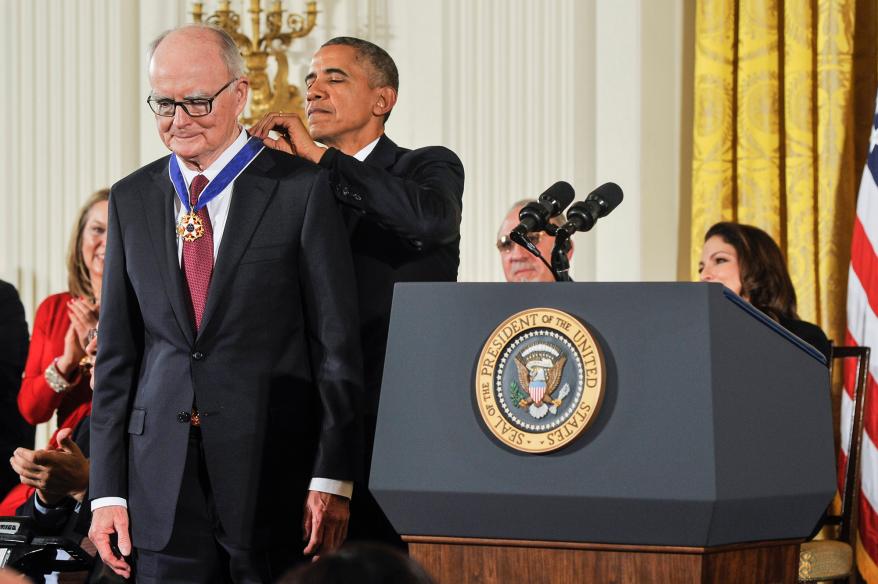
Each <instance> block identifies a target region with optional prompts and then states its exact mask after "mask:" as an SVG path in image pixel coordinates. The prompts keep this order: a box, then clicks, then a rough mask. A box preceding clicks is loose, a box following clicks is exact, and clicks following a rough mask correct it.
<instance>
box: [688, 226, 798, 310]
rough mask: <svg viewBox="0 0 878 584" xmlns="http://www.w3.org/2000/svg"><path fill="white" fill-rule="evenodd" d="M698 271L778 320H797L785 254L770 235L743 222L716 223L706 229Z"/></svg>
mask: <svg viewBox="0 0 878 584" xmlns="http://www.w3.org/2000/svg"><path fill="white" fill-rule="evenodd" d="M698 273H699V274H700V276H701V280H702V281H703V282H720V283H722V284H724V285H725V286H726V287H727V288H729V289H730V290H732V292H734V293H735V294H738V295H739V296H741V297H742V298H744V299H745V300H747V301H748V302H750V304H752V305H753V306H755V307H756V308H758V309H759V310H761V311H762V312H764V313H766V314H768V315H769V316H771V317H772V318H774V319H775V320H777V319H780V318H789V319H798V315H797V314H796V290H795V288H793V282H792V280H791V279H790V274H789V272H788V271H787V265H786V262H785V261H784V257H783V253H781V251H780V248H779V247H778V246H777V244H776V243H775V242H774V240H773V239H772V238H771V236H770V235H768V234H767V233H765V232H764V231H762V230H761V229H759V228H757V227H753V226H751V225H742V224H740V223H732V222H722V223H717V224H716V225H714V226H713V227H711V228H710V229H708V230H707V233H706V234H705V236H704V247H703V248H702V252H701V261H700V262H699V263H698Z"/></svg>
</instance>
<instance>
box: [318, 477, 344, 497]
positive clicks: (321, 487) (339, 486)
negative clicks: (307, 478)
mask: <svg viewBox="0 0 878 584" xmlns="http://www.w3.org/2000/svg"><path fill="white" fill-rule="evenodd" d="M308 490H309V491H320V492H321V493H329V494H330V495H338V496H339V497H344V498H345V499H350V498H351V495H353V494H354V482H353V481H337V480H335V479H321V478H318V477H314V478H313V479H311V484H310V485H308Z"/></svg>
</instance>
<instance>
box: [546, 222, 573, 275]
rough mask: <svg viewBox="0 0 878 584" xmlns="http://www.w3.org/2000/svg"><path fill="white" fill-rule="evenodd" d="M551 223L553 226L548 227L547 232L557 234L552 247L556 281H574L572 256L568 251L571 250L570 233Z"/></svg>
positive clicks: (553, 269) (553, 270) (553, 272)
mask: <svg viewBox="0 0 878 584" xmlns="http://www.w3.org/2000/svg"><path fill="white" fill-rule="evenodd" d="M550 225H551V227H547V229H546V233H548V234H549V235H554V236H555V247H553V248H552V274H553V275H554V276H555V281H556V282H572V281H573V280H572V279H571V278H570V258H569V257H567V252H569V251H570V234H568V233H567V232H566V231H564V230H563V229H558V227H557V226H556V225H552V224H550ZM550 229H551V231H550Z"/></svg>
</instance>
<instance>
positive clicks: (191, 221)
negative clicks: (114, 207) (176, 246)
mask: <svg viewBox="0 0 878 584" xmlns="http://www.w3.org/2000/svg"><path fill="white" fill-rule="evenodd" d="M202 235H204V222H203V221H202V220H201V217H199V216H198V215H196V214H195V213H186V214H185V215H183V217H182V218H181V219H180V222H179V223H177V237H182V238H183V241H187V242H189V243H192V242H193V241H195V240H196V239H198V238H199V237H201V236H202Z"/></svg>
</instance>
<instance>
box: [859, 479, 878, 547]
mask: <svg viewBox="0 0 878 584" xmlns="http://www.w3.org/2000/svg"><path fill="white" fill-rule="evenodd" d="M859 498H860V517H859V526H860V540H861V541H862V544H863V548H864V549H865V550H866V551H867V552H868V553H869V555H870V556H872V558H878V514H876V513H875V509H874V507H872V505H871V504H870V503H869V500H868V499H867V498H866V497H864V496H863V491H862V490H860V495H859Z"/></svg>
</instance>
